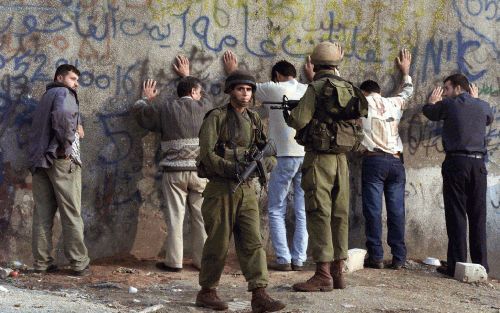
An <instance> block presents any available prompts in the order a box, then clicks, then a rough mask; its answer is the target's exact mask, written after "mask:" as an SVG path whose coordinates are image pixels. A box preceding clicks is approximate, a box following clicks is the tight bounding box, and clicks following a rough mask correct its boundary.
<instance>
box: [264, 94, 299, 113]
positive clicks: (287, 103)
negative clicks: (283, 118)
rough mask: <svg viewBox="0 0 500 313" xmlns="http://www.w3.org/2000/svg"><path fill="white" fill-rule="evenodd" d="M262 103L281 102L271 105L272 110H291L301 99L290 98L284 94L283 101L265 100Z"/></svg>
mask: <svg viewBox="0 0 500 313" xmlns="http://www.w3.org/2000/svg"><path fill="white" fill-rule="evenodd" d="M262 104H279V106H276V105H273V106H271V110H284V111H291V110H293V109H294V108H295V107H296V106H297V105H298V104H299V100H288V97H287V96H285V95H283V101H281V102H273V101H264V102H262Z"/></svg>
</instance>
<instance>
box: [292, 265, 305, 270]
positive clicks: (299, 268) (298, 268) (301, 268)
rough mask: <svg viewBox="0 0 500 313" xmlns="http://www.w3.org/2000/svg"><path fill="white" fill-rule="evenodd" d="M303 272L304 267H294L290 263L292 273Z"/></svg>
mask: <svg viewBox="0 0 500 313" xmlns="http://www.w3.org/2000/svg"><path fill="white" fill-rule="evenodd" d="M303 270H304V265H296V264H293V263H292V271H296V272H300V271H303Z"/></svg>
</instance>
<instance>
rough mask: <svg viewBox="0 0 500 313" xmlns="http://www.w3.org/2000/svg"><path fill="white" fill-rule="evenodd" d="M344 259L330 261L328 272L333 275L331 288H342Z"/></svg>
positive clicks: (343, 286)
mask: <svg viewBox="0 0 500 313" xmlns="http://www.w3.org/2000/svg"><path fill="white" fill-rule="evenodd" d="M343 272H344V260H335V261H333V262H332V265H331V267H330V273H332V277H333V288H335V289H344V288H345V287H346V286H345V279H344V273H343Z"/></svg>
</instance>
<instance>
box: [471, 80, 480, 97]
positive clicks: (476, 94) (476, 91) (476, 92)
mask: <svg viewBox="0 0 500 313" xmlns="http://www.w3.org/2000/svg"><path fill="white" fill-rule="evenodd" d="M469 87H470V95H471V96H472V98H479V88H478V87H477V85H476V84H472V83H471V84H469Z"/></svg>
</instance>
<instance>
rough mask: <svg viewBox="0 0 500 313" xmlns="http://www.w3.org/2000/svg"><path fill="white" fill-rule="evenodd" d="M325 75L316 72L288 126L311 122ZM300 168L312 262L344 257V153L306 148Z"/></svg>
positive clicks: (346, 173) (346, 200)
mask: <svg viewBox="0 0 500 313" xmlns="http://www.w3.org/2000/svg"><path fill="white" fill-rule="evenodd" d="M326 75H335V72H334V71H333V70H324V71H320V72H318V73H317V74H316V75H315V77H314V82H313V84H311V85H310V86H309V87H308V89H307V91H306V93H305V94H304V97H302V99H301V100H300V102H299V105H298V106H297V107H296V108H295V109H294V110H292V111H291V112H290V118H289V119H288V124H289V125H290V126H291V127H293V128H295V129H296V130H301V129H303V128H304V127H305V126H306V125H307V124H308V123H309V122H310V121H311V120H312V119H313V115H314V113H315V108H316V100H317V99H316V98H317V94H318V90H321V89H322V87H323V84H324V82H325V81H326V78H325V76H326ZM305 150H306V154H305V156H304V163H303V165H302V189H304V193H305V202H306V218H307V231H308V233H309V238H310V239H309V247H310V249H311V254H312V258H313V260H314V262H331V261H332V260H342V259H346V258H347V250H348V228H349V225H348V217H349V169H348V165H347V158H346V155H345V153H335V154H334V153H319V152H317V151H315V150H314V149H312V147H310V146H307V145H306V147H305Z"/></svg>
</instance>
